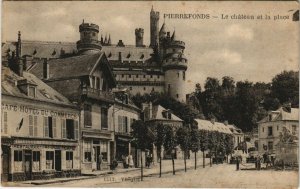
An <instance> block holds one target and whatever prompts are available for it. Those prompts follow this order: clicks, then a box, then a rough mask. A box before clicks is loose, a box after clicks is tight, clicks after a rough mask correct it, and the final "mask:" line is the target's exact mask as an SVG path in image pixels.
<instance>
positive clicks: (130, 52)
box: [2, 40, 157, 66]
mask: <svg viewBox="0 0 300 189" xmlns="http://www.w3.org/2000/svg"><path fill="white" fill-rule="evenodd" d="M15 43H16V42H15V41H8V42H5V43H4V44H3V45H2V55H3V54H4V52H6V51H7V50H8V49H10V51H11V52H12V51H14V50H15V49H16V48H15ZM21 48H22V52H21V53H22V54H21V55H22V56H24V55H30V56H32V57H34V58H36V59H39V58H49V59H53V58H60V56H61V54H62V51H64V53H65V54H76V53H77V47H76V43H74V42H53V41H27V40H22V43H21ZM102 51H103V52H105V54H106V56H107V59H108V60H109V62H110V63H111V64H119V63H120V61H119V52H121V57H122V60H123V63H122V64H125V63H126V62H128V63H129V62H131V63H133V64H138V66H142V65H143V66H146V65H148V64H150V65H157V64H153V62H152V61H151V54H152V53H153V49H152V48H150V47H136V46H134V45H125V46H124V47H119V46H117V45H111V46H102ZM124 62H125V63H124ZM151 63H152V64H151Z"/></svg>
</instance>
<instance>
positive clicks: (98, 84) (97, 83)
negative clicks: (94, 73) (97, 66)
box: [96, 77, 100, 89]
mask: <svg viewBox="0 0 300 189" xmlns="http://www.w3.org/2000/svg"><path fill="white" fill-rule="evenodd" d="M96 89H100V78H99V77H96Z"/></svg>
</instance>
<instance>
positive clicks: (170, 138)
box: [164, 125, 177, 175]
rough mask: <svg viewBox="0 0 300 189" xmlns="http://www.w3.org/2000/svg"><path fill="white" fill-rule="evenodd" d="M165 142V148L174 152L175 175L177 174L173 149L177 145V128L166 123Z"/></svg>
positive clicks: (173, 165)
mask: <svg viewBox="0 0 300 189" xmlns="http://www.w3.org/2000/svg"><path fill="white" fill-rule="evenodd" d="M165 134H166V138H165V142H164V149H165V150H167V151H171V152H172V167H173V175H175V163H174V154H173V150H174V149H175V147H176V146H177V141H176V136H175V130H174V129H173V127H172V126H170V125H166V126H165Z"/></svg>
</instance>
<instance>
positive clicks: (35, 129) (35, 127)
mask: <svg viewBox="0 0 300 189" xmlns="http://www.w3.org/2000/svg"><path fill="white" fill-rule="evenodd" d="M33 135H34V136H35V137H36V136H38V124H37V116H34V117H33Z"/></svg>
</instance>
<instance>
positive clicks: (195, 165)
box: [195, 152, 197, 170]
mask: <svg viewBox="0 0 300 189" xmlns="http://www.w3.org/2000/svg"><path fill="white" fill-rule="evenodd" d="M196 169H197V152H195V170H196Z"/></svg>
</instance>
